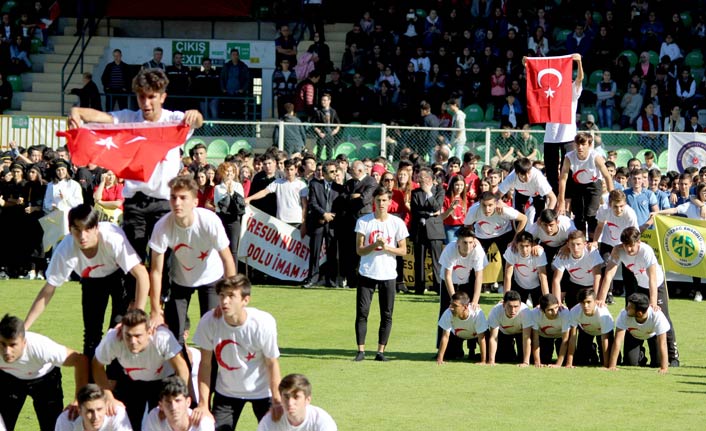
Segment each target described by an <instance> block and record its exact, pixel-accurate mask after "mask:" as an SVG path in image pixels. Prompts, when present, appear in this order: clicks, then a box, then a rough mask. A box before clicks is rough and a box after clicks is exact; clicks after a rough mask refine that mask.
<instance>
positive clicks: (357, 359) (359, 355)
mask: <svg viewBox="0 0 706 431" xmlns="http://www.w3.org/2000/svg"><path fill="white" fill-rule="evenodd" d="M363 359H365V352H358V353H357V354H356V355H355V358H353V360H354V361H355V362H360V361H362V360H363Z"/></svg>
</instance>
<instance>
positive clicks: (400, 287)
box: [397, 283, 409, 293]
mask: <svg viewBox="0 0 706 431" xmlns="http://www.w3.org/2000/svg"><path fill="white" fill-rule="evenodd" d="M397 293H409V289H407V285H406V284H404V283H397Z"/></svg>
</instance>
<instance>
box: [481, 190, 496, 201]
mask: <svg viewBox="0 0 706 431" xmlns="http://www.w3.org/2000/svg"><path fill="white" fill-rule="evenodd" d="M489 200H494V201H495V200H498V198H497V196H495V195H494V194H493V192H483V193H481V195H480V201H489Z"/></svg>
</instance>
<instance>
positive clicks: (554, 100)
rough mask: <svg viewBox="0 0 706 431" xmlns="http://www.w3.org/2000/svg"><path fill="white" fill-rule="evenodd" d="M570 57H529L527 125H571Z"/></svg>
mask: <svg viewBox="0 0 706 431" xmlns="http://www.w3.org/2000/svg"><path fill="white" fill-rule="evenodd" d="M572 64H573V59H572V58H571V56H570V55H564V56H560V57H528V58H527V62H526V63H525V66H526V68H527V114H528V116H529V121H530V123H560V124H571V90H572V89H571V85H572V82H571V67H572Z"/></svg>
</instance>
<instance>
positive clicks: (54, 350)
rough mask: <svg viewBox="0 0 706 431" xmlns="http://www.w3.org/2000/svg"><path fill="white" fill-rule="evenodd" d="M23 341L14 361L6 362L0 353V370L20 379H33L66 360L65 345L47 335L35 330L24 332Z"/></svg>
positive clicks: (42, 375) (45, 373)
mask: <svg viewBox="0 0 706 431" xmlns="http://www.w3.org/2000/svg"><path fill="white" fill-rule="evenodd" d="M25 341H26V342H27V344H26V346H25V349H24V351H23V352H22V355H21V356H20V357H19V358H17V360H16V361H15V362H12V363H7V362H5V359H3V356H2V355H0V371H4V372H6V373H7V374H10V375H12V376H14V377H17V378H18V379H20V380H33V379H38V378H40V377H44V376H46V375H47V374H49V372H50V371H51V370H53V369H54V367H60V366H62V365H63V364H64V361H66V358H67V356H68V352H67V351H66V347H65V346H62V345H61V344H59V343H57V342H56V341H54V340H52V339H50V338H49V337H45V336H44V335H40V334H37V333H36V332H25Z"/></svg>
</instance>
